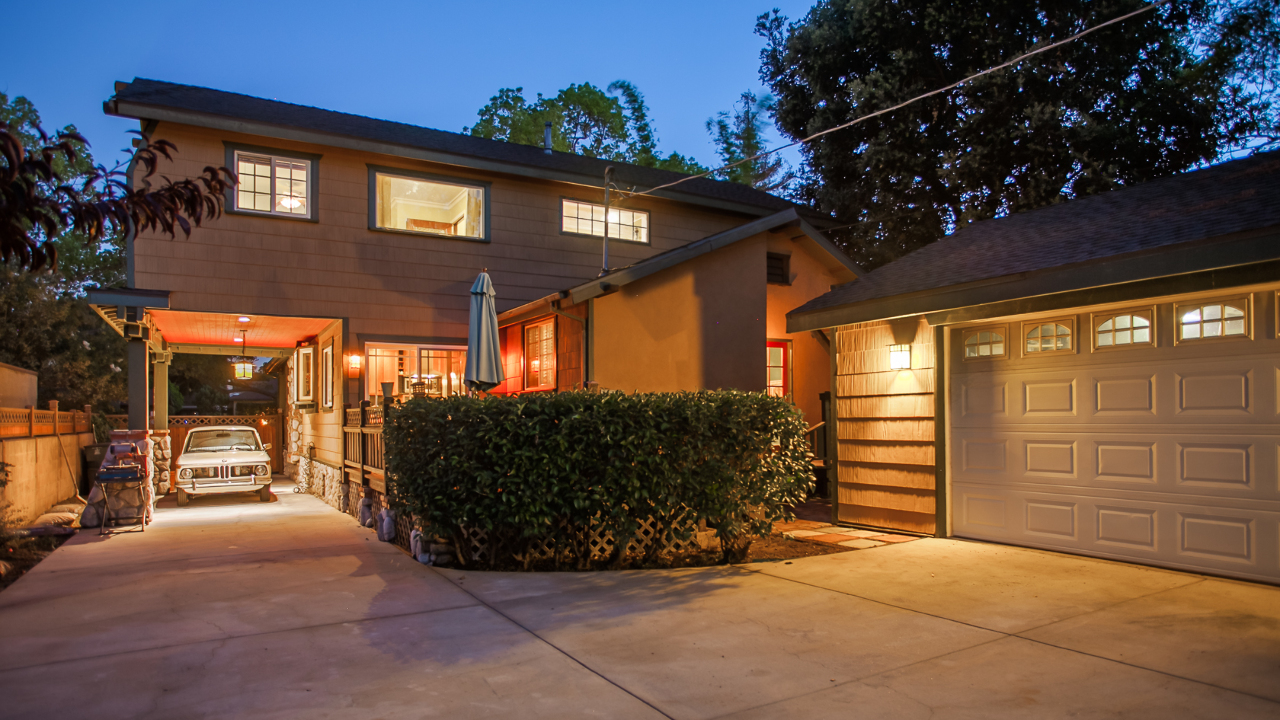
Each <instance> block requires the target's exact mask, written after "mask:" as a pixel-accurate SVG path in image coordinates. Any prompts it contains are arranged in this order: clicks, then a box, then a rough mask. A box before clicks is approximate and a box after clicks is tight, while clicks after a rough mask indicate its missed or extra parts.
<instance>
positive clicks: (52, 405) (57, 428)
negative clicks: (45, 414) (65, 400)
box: [49, 400, 62, 437]
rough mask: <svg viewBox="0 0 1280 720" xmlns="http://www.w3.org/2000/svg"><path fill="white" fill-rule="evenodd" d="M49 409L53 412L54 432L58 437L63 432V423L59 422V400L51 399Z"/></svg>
mask: <svg viewBox="0 0 1280 720" xmlns="http://www.w3.org/2000/svg"><path fill="white" fill-rule="evenodd" d="M49 411H50V412H52V413H53V434H54V436H55V437H56V436H58V435H61V434H62V427H61V425H62V423H60V422H58V401H57V400H50V401H49Z"/></svg>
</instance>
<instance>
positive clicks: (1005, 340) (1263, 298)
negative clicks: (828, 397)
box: [788, 153, 1280, 583]
mask: <svg viewBox="0 0 1280 720" xmlns="http://www.w3.org/2000/svg"><path fill="white" fill-rule="evenodd" d="M1278 291H1280V153H1265V154H1259V155H1256V156H1254V157H1252V158H1248V159H1245V160H1240V161H1234V162H1230V163H1224V164H1222V165H1218V166H1215V167H1213V168H1209V169H1206V170H1200V171H1196V172H1193V173H1188V174H1185V175H1181V176H1176V177H1171V178H1166V179H1163V180H1159V181H1154V182H1150V183H1146V184H1143V185H1140V186H1135V187H1130V188H1124V189H1120V190H1115V191H1112V192H1109V193H1105V194H1102V195H1098V196H1094V197H1090V198H1085V199H1082V200H1077V201H1073V202H1069V203H1064V204H1062V205H1058V206H1054V207H1050V208H1045V209H1041V210H1037V211H1032V212H1028V213H1022V214H1018V215H1014V216H1011V217H1007V218H1002V219H998V220H991V221H986V222H982V223H976V224H974V225H970V226H968V227H966V228H964V229H963V230H961V231H959V232H957V233H956V234H954V235H953V236H951V237H948V238H946V239H944V240H942V241H940V242H938V243H935V244H933V245H931V246H929V247H926V248H924V249H922V250H919V251H917V252H915V253H912V254H910V255H907V256H905V257H903V258H901V259H900V260H898V261H895V262H893V263H890V264H888V265H886V266H884V267H882V268H879V269H877V270H876V271H875V272H872V273H869V274H868V275H866V276H864V277H863V278H861V279H859V280H857V281H855V282H853V283H851V284H849V285H846V286H843V287H840V288H837V289H835V290H833V291H832V292H830V293H828V294H826V295H824V296H822V297H820V298H817V299H815V300H814V301H811V302H809V303H807V304H806V305H804V306H802V307H800V308H798V309H796V310H795V311H793V312H792V313H790V314H789V315H788V331H790V332H799V331H803V330H820V329H821V330H824V331H825V332H827V333H830V334H832V335H833V336H834V340H835V343H834V345H835V347H836V357H835V359H834V362H833V374H834V378H833V382H832V387H833V388H835V389H836V395H837V402H836V415H837V421H836V423H834V424H833V426H832V427H831V428H830V430H831V436H829V438H828V439H829V443H828V446H829V447H831V448H833V449H834V454H835V455H836V456H835V457H832V458H829V461H830V462H832V463H834V464H836V466H837V467H838V471H837V482H836V483H835V485H836V490H835V492H834V493H833V494H834V497H833V501H834V502H833V505H834V513H835V515H836V517H835V518H834V519H835V520H837V521H840V522H845V523H850V524H859V525H870V526H876V527H888V528H893V529H897V530H906V531H912V532H923V533H932V534H936V535H954V536H958V537H966V538H974V539H981V540H989V541H996V542H1005V543H1010V544H1016V545H1025V546H1031V547H1039V548H1045V549H1051V550H1061V551H1065V552H1074V553H1080V554H1086V555H1095V556H1100V557H1107V558H1113V559H1120V560H1129V561H1134V562H1141V563H1145V564H1151V565H1159V566H1165V567H1171V568H1178V569H1184V570H1192V571H1197V572H1207V573H1213V574H1219V575H1228V576H1234V577H1241V578H1248V579H1254V580H1263V581H1267V582H1273V583H1275V582H1280V340H1277V329H1278V328H1277V292H1278Z"/></svg>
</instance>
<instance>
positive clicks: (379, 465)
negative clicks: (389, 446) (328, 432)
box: [342, 403, 387, 493]
mask: <svg viewBox="0 0 1280 720" xmlns="http://www.w3.org/2000/svg"><path fill="white" fill-rule="evenodd" d="M343 416H344V417H345V419H346V422H345V423H343V426H342V440H343V442H342V448H343V458H342V464H343V466H344V467H345V468H346V470H347V474H348V475H349V476H351V477H352V479H353V480H355V479H359V481H360V484H361V485H368V486H369V487H371V488H373V489H374V490H377V491H378V492H380V493H384V492H386V491H387V480H386V452H385V450H384V449H383V444H382V406H381V405H371V404H369V403H361V404H360V407H356V408H350V407H349V408H347V409H346V411H345V412H344V413H343Z"/></svg>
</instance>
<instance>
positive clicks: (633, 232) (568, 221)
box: [560, 200, 649, 243]
mask: <svg viewBox="0 0 1280 720" xmlns="http://www.w3.org/2000/svg"><path fill="white" fill-rule="evenodd" d="M560 230H561V232H566V233H570V234H573V235H591V236H593V237H604V206H603V205H593V204H591V203H584V202H579V201H577V200H561V201H560ZM609 239H610V240H625V241H627V242H638V243H647V242H649V213H647V212H644V211H642V210H623V209H621V208H615V207H611V208H609Z"/></svg>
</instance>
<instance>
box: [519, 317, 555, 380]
mask: <svg viewBox="0 0 1280 720" xmlns="http://www.w3.org/2000/svg"><path fill="white" fill-rule="evenodd" d="M555 327H556V326H555V321H554V320H548V321H546V322H543V323H538V324H537V325H526V326H525V328H524V388H525V389H526V390H547V389H554V388H555V386H556V330H555Z"/></svg>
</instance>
